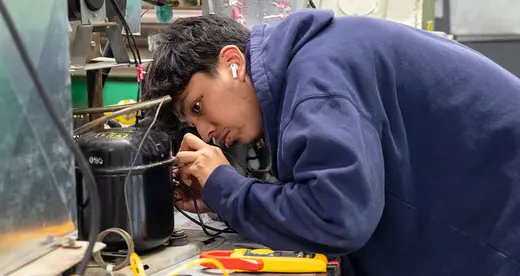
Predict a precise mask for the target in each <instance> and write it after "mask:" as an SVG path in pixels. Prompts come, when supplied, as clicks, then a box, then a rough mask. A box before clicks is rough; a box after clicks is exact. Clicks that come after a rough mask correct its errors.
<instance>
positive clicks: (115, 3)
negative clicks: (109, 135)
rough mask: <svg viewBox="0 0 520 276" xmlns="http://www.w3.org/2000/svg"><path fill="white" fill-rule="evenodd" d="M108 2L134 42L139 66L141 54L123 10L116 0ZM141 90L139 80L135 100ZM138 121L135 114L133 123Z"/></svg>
mask: <svg viewBox="0 0 520 276" xmlns="http://www.w3.org/2000/svg"><path fill="white" fill-rule="evenodd" d="M110 3H111V4H112V6H113V7H114V10H115V11H116V14H117V16H118V17H119V19H120V20H121V24H123V28H124V29H125V31H126V35H127V37H128V36H129V37H130V39H131V40H132V42H133V44H134V47H135V51H136V54H137V60H136V66H140V65H142V64H143V61H142V60H141V54H140V53H139V46H137V42H135V37H134V34H133V33H132V30H130V27H129V26H128V23H127V22H126V19H125V16H124V15H123V12H122V11H121V8H120V7H119V5H118V4H117V2H116V1H115V0H110ZM128 46H130V41H129V42H128ZM141 90H142V81H139V83H138V84H137V95H136V101H137V102H139V100H140V99H141ZM137 114H138V113H137ZM138 122H139V116H138V115H136V117H135V123H136V124H137V123H138Z"/></svg>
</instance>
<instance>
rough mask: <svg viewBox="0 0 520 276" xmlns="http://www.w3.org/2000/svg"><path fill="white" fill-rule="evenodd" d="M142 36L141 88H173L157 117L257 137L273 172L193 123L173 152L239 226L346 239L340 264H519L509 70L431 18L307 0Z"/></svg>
mask: <svg viewBox="0 0 520 276" xmlns="http://www.w3.org/2000/svg"><path fill="white" fill-rule="evenodd" d="M156 39H157V41H156V45H155V51H154V55H153V58H154V62H153V64H152V66H151V69H150V71H149V73H148V78H149V79H148V85H149V86H148V88H147V93H148V95H149V96H150V97H159V96H163V95H171V96H172V98H173V99H174V101H173V104H172V106H170V107H169V109H168V110H165V112H164V114H162V115H161V116H162V118H163V119H164V120H167V119H170V120H171V119H172V118H176V117H177V118H179V119H180V120H181V121H183V122H185V123H187V124H190V125H193V126H195V127H196V128H197V130H198V132H199V134H200V135H201V137H202V138H203V139H204V140H205V141H209V140H210V139H211V138H214V139H215V140H216V141H218V143H219V144H220V145H221V146H230V145H232V144H234V143H251V142H255V141H257V140H258V139H260V138H261V137H264V138H265V140H266V142H267V146H268V147H269V149H270V152H271V154H272V159H273V169H274V173H275V174H276V176H277V178H278V179H279V181H278V182H276V183H262V182H261V181H259V180H257V179H252V178H246V177H243V176H241V175H240V174H238V173H237V172H236V171H235V170H234V169H233V168H232V167H231V166H229V165H228V162H227V160H226V158H225V156H224V155H223V154H222V152H221V151H220V150H219V149H218V148H216V147H212V146H210V145H208V144H206V143H205V142H204V141H202V140H200V139H198V138H196V136H193V135H186V136H185V137H184V140H183V141H182V146H181V151H180V152H179V153H178V154H177V158H178V160H179V166H180V171H181V175H182V179H183V180H184V181H185V182H186V183H188V184H191V185H192V186H193V187H195V186H196V185H195V183H196V182H198V183H199V184H200V187H202V199H201V201H200V203H199V204H202V202H204V203H205V204H206V205H205V206H207V207H211V209H213V210H214V211H216V212H217V213H218V214H220V215H221V216H222V217H223V218H224V219H225V220H226V221H227V222H228V223H229V224H230V225H231V226H232V227H233V228H234V229H235V230H236V231H238V232H239V233H240V234H242V235H243V236H245V237H248V238H250V239H251V240H253V241H256V242H259V243H261V244H263V245H265V246H268V247H271V248H274V249H286V250H305V251H313V252H320V253H325V254H328V255H329V256H340V255H341V256H345V255H348V256H349V258H350V261H351V262H352V266H353V268H354V271H355V272H356V275H369V276H373V275H374V276H379V275H391V276H394V275H395V276H401V275H421V276H426V275H457V276H462V275H472V276H476V275H483V276H484V275H485V276H489V275H502V276H505V275H511V276H517V275H520V80H519V79H518V78H517V77H515V76H513V75H512V74H510V73H509V72H507V71H506V70H504V69H503V68H501V67H500V66H498V65H496V64H495V63H493V62H492V61H490V60H489V59H487V58H486V57H484V56H482V55H481V54H479V53H477V52H475V51H473V50H471V49H468V48H467V47H465V46H463V45H461V44H459V43H457V42H454V41H449V40H446V39H444V38H441V37H439V36H437V35H435V34H430V33H427V32H424V31H421V30H417V29H414V28H411V27H407V26H404V25H401V24H397V23H392V22H387V21H383V20H377V19H369V18H362V17H341V18H334V16H333V13H332V12H329V11H323V10H305V11H301V12H296V13H294V14H292V15H291V16H289V17H288V18H286V19H285V20H284V21H282V22H281V23H280V24H278V25H272V26H266V25H260V26H256V27H254V28H253V30H252V31H251V33H249V32H248V31H247V30H246V29H245V28H243V27H242V26H241V25H239V24H237V23H235V22H233V21H231V20H230V19H224V18H219V17H216V16H210V17H201V18H187V19H182V20H178V21H177V22H175V23H174V24H172V25H170V26H168V27H166V28H165V29H163V30H162V31H161V32H160V33H159V34H158V36H157V37H156ZM189 179H196V180H197V181H190V180H189ZM180 206H181V207H182V208H184V209H186V210H189V211H193V206H192V205H190V200H189V198H188V200H187V201H185V202H181V203H180ZM207 207H206V210H209V208H207Z"/></svg>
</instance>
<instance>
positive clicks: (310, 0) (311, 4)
mask: <svg viewBox="0 0 520 276" xmlns="http://www.w3.org/2000/svg"><path fill="white" fill-rule="evenodd" d="M309 5H310V6H311V8H313V9H315V8H316V5H314V2H313V1H312V0H309Z"/></svg>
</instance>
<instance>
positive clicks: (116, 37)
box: [70, 22, 130, 69]
mask: <svg viewBox="0 0 520 276" xmlns="http://www.w3.org/2000/svg"><path fill="white" fill-rule="evenodd" d="M93 32H104V33H106V34H107V38H108V43H109V45H110V48H111V49H112V52H113V53H114V58H115V60H116V63H130V57H129V56H128V52H127V50H126V46H125V41H124V39H123V34H122V32H121V27H120V26H119V24H117V23H115V22H107V23H105V22H101V23H93V24H86V25H85V24H82V25H78V27H77V28H76V35H75V36H74V41H73V43H72V51H71V54H70V65H71V68H72V69H82V68H85V65H86V64H87V59H88V54H89V52H90V49H91V46H92V45H91V38H92V33H93Z"/></svg>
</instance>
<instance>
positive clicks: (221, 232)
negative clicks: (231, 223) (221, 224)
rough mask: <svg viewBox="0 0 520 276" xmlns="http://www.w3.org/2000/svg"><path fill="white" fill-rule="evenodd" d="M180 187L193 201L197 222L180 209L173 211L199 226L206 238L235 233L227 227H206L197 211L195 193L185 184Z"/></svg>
mask: <svg viewBox="0 0 520 276" xmlns="http://www.w3.org/2000/svg"><path fill="white" fill-rule="evenodd" d="M180 185H181V187H183V188H184V190H187V191H189V192H190V194H191V197H192V199H193V205H194V207H195V213H196V214H197V217H198V219H199V221H197V220H196V219H194V218H192V217H191V216H190V215H188V214H187V213H186V212H184V211H183V210H181V209H180V208H178V207H177V206H175V209H177V211H179V213H181V214H182V215H184V216H185V217H186V218H187V219H189V220H191V221H192V222H193V223H195V224H197V225H199V226H200V227H201V228H202V232H204V234H206V236H208V237H212V238H214V237H218V236H220V235H221V234H223V233H236V232H235V231H234V230H233V229H232V228H230V227H227V228H224V229H217V228H214V227H211V226H207V225H206V224H204V221H203V220H202V216H201V214H200V211H199V206H198V204H197V196H196V195H195V192H194V191H193V189H191V188H190V187H189V186H187V185H186V184H180ZM208 230H210V231H214V232H215V233H210V232H209V231H208Z"/></svg>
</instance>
